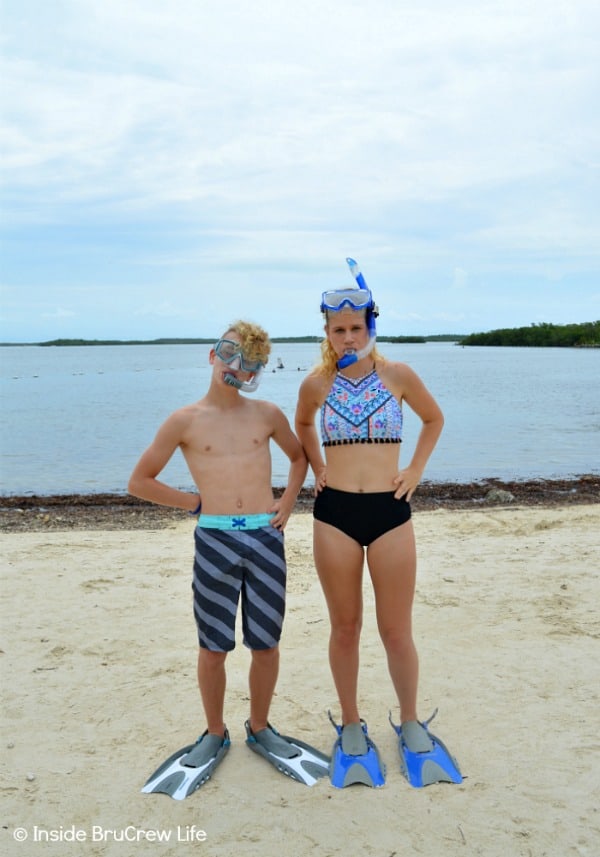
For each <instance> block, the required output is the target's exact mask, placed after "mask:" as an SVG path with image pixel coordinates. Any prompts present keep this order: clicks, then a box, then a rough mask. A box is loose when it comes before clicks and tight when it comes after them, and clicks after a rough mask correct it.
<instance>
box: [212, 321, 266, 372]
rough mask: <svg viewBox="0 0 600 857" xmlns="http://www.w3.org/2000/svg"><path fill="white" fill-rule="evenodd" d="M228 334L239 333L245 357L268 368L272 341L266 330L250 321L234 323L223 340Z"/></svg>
mask: <svg viewBox="0 0 600 857" xmlns="http://www.w3.org/2000/svg"><path fill="white" fill-rule="evenodd" d="M228 333H237V335H238V336H239V338H240V345H241V349H242V353H243V355H244V357H245V358H246V359H247V360H249V361H251V362H253V363H259V362H260V363H262V364H263V366H266V365H267V363H268V361H269V354H270V353H271V341H270V339H269V335H268V333H267V332H266V330H263V328H262V327H259V325H258V324H253V323H252V322H249V321H234V322H233V323H232V324H230V325H229V327H228V328H227V331H226V333H224V334H223V338H225V339H226V338H227V334H228Z"/></svg>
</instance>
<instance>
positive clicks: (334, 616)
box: [313, 521, 364, 724]
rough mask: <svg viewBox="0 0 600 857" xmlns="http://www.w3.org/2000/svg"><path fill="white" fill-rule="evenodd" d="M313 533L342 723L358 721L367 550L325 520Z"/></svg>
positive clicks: (317, 525)
mask: <svg viewBox="0 0 600 857" xmlns="http://www.w3.org/2000/svg"><path fill="white" fill-rule="evenodd" d="M313 535H314V540H313V547H314V558H315V566H316V569H317V573H318V575H319V580H320V581H321V586H322V588H323V593H324V595H325V600H326V602H327V607H328V610H329V619H330V623H331V633H330V638H329V664H330V667H331V673H332V676H333V680H334V683H335V687H336V690H337V693H338V697H339V701H340V706H341V709H342V723H343V724H346V723H357V722H358V721H359V720H360V716H359V713H358V700H357V695H358V665H359V642H360V631H361V627H362V573H363V564H364V551H363V548H362V546H361V545H359V544H358V542H356V541H355V540H354V539H352V538H350V537H349V536H347V535H346V534H345V533H343V532H342V531H341V530H338V529H336V527H333V526H331V525H330V524H325V523H323V522H322V521H315V522H314V530H313Z"/></svg>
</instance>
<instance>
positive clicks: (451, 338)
mask: <svg viewBox="0 0 600 857" xmlns="http://www.w3.org/2000/svg"><path fill="white" fill-rule="evenodd" d="M465 336H466V334H464V333H460V334H459V333H456V334H449V333H442V334H433V335H431V336H379V337H378V341H379V342H388V343H398V342H400V343H423V342H460V341H461V340H462V339H464V337H465ZM217 338H218V337H216V336H213V337H208V338H207V337H199V338H195V339H188V338H179V339H177V338H168V337H162V338H160V339H52V340H49V341H46V342H0V348H83V347H85V348H88V347H91V348H93V347H98V346H103V347H106V346H111V347H112V346H121V345H214V343H215V341H216V340H217ZM269 338H270V340H271V343H272V344H274V345H286V344H288V345H306V344H308V345H315V344H318V343H319V342H321V340H322V339H323V337H322V336H271V337H269Z"/></svg>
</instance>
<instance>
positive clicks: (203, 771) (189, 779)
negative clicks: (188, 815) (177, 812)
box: [142, 729, 231, 800]
mask: <svg viewBox="0 0 600 857" xmlns="http://www.w3.org/2000/svg"><path fill="white" fill-rule="evenodd" d="M230 744H231V741H230V740H229V732H228V731H227V729H226V730H225V735H224V736H223V737H220V736H219V735H210V734H209V733H208V730H207V731H206V732H204V733H203V734H202V735H201V736H200V737H199V738H198V740H197V741H196V743H195V744H189V745H188V746H187V747H182V749H181V750H178V751H177V752H176V753H173V755H172V756H169V758H168V759H167V760H166V761H165V762H163V763H162V765H160V767H159V768H157V769H156V771H154V773H153V774H152V776H151V777H150V778H149V779H148V780H147V781H146V784H145V785H144V787H143V789H142V791H143V792H145V793H146V794H150V793H152V792H160V793H161V794H165V795H170V797H172V798H173V799H174V800H183V799H184V798H186V797H189V795H191V794H192V793H193V792H195V791H197V789H199V788H200V786H202V785H204V783H205V782H206V781H207V780H209V779H210V778H211V776H212V773H213V771H214V770H215V768H216V767H217V765H218V764H219V762H220V761H221V760H222V758H223V756H225V754H226V753H227V751H228V750H229V747H230Z"/></svg>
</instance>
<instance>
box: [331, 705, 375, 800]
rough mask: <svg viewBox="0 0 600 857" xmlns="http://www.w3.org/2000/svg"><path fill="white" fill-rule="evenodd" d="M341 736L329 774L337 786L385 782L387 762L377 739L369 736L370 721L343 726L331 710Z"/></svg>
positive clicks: (334, 747)
mask: <svg viewBox="0 0 600 857" xmlns="http://www.w3.org/2000/svg"><path fill="white" fill-rule="evenodd" d="M329 719H330V720H331V723H332V724H333V726H334V728H335V731H336V732H337V734H338V738H337V740H336V742H335V744H334V745H333V752H332V755H331V767H330V771H329V778H330V780H331V785H332V786H335V787H336V788H338V789H343V788H346V786H351V785H354V784H355V783H362V784H363V785H365V786H371V787H372V788H380V787H381V786H384V785H385V765H384V763H383V762H382V760H381V757H380V756H379V750H378V749H377V747H376V745H375V742H374V741H372V740H371V738H369V733H368V730H367V724H366V723H365V722H364V720H361V721H360V723H348V724H347V725H346V726H340V725H339V724H338V723H336V722H335V720H334V719H333V717H332V716H331V711H330V712H329Z"/></svg>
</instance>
